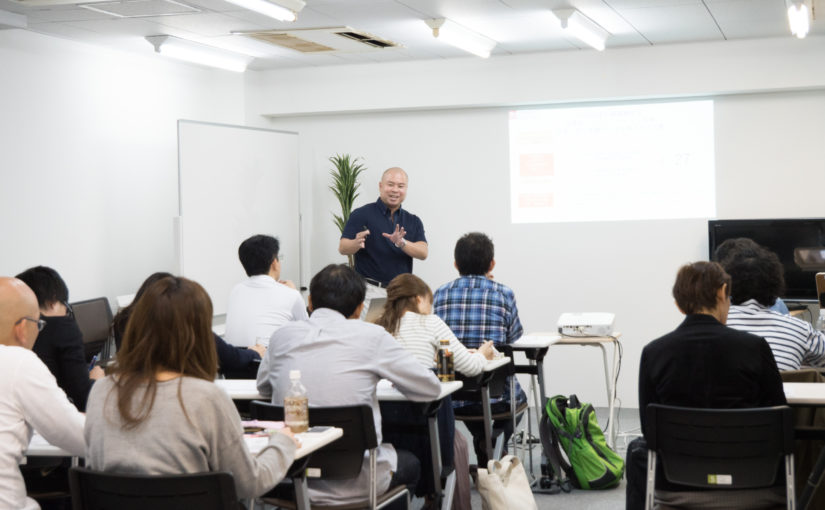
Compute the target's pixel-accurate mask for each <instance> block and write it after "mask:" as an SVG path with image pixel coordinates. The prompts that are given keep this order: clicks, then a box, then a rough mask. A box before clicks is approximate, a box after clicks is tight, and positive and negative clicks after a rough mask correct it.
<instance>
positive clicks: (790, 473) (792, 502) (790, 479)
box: [785, 453, 796, 510]
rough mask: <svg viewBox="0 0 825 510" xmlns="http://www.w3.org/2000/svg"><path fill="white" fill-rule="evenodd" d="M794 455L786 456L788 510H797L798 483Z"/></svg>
mask: <svg viewBox="0 0 825 510" xmlns="http://www.w3.org/2000/svg"><path fill="white" fill-rule="evenodd" d="M793 463H794V457H793V453H790V454H788V455H785V490H786V491H787V494H786V499H787V510H796V483H795V477H796V473H795V472H794V467H793Z"/></svg>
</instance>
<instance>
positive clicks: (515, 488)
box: [478, 455, 538, 510]
mask: <svg viewBox="0 0 825 510" xmlns="http://www.w3.org/2000/svg"><path fill="white" fill-rule="evenodd" d="M478 492H479V494H481V508H482V510H538V509H537V507H536V499H535V498H534V497H533V492H532V491H531V490H530V482H528V481H527V473H525V472H524V466H522V465H521V461H520V460H519V459H518V457H515V456H513V455H505V456H504V457H503V458H502V459H501V460H500V461H499V460H491V461H490V462H488V463H487V469H479V470H478Z"/></svg>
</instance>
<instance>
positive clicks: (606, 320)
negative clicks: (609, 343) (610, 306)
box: [558, 312, 616, 336]
mask: <svg viewBox="0 0 825 510" xmlns="http://www.w3.org/2000/svg"><path fill="white" fill-rule="evenodd" d="M615 318H616V315H615V314H612V313H598V312H595V313H563V314H561V317H559V323H558V327H559V333H561V334H562V335H566V336H610V335H612V334H613V321H614V319H615Z"/></svg>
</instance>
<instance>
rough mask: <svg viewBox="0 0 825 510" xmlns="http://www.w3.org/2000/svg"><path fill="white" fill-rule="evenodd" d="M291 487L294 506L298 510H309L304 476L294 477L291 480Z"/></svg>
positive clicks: (307, 489) (307, 488)
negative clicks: (293, 489) (293, 495)
mask: <svg viewBox="0 0 825 510" xmlns="http://www.w3.org/2000/svg"><path fill="white" fill-rule="evenodd" d="M292 485H293V486H294V487H295V506H296V507H297V508H298V510H310V504H309V487H307V478H306V476H296V477H295V478H293V479H292Z"/></svg>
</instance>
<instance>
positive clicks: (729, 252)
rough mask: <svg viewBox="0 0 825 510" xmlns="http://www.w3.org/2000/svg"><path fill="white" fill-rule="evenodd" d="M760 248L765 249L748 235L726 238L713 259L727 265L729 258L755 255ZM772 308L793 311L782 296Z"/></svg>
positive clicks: (783, 311)
mask: <svg viewBox="0 0 825 510" xmlns="http://www.w3.org/2000/svg"><path fill="white" fill-rule="evenodd" d="M760 249H763V247H762V246H760V245H759V244H757V243H756V241H754V240H753V239H750V238H748V237H736V238H732V239H725V240H724V241H722V244H720V245H719V246H717V247H716V250H715V251H714V252H713V261H714V262H718V263H719V264H721V265H722V267H725V265H726V263H727V262H728V259H730V258H732V257H734V256H740V255H745V256H746V255H754V254H756V252H758V251H759V250H760ZM764 249H767V248H764ZM783 281H784V277H783ZM783 286H784V284H783ZM771 310H773V311H774V312H779V313H781V314H783V315H790V313H791V312H790V310H788V306H787V305H786V304H785V302H784V301H782V298H780V297H777V298H776V301H774V303H773V305H771Z"/></svg>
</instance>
